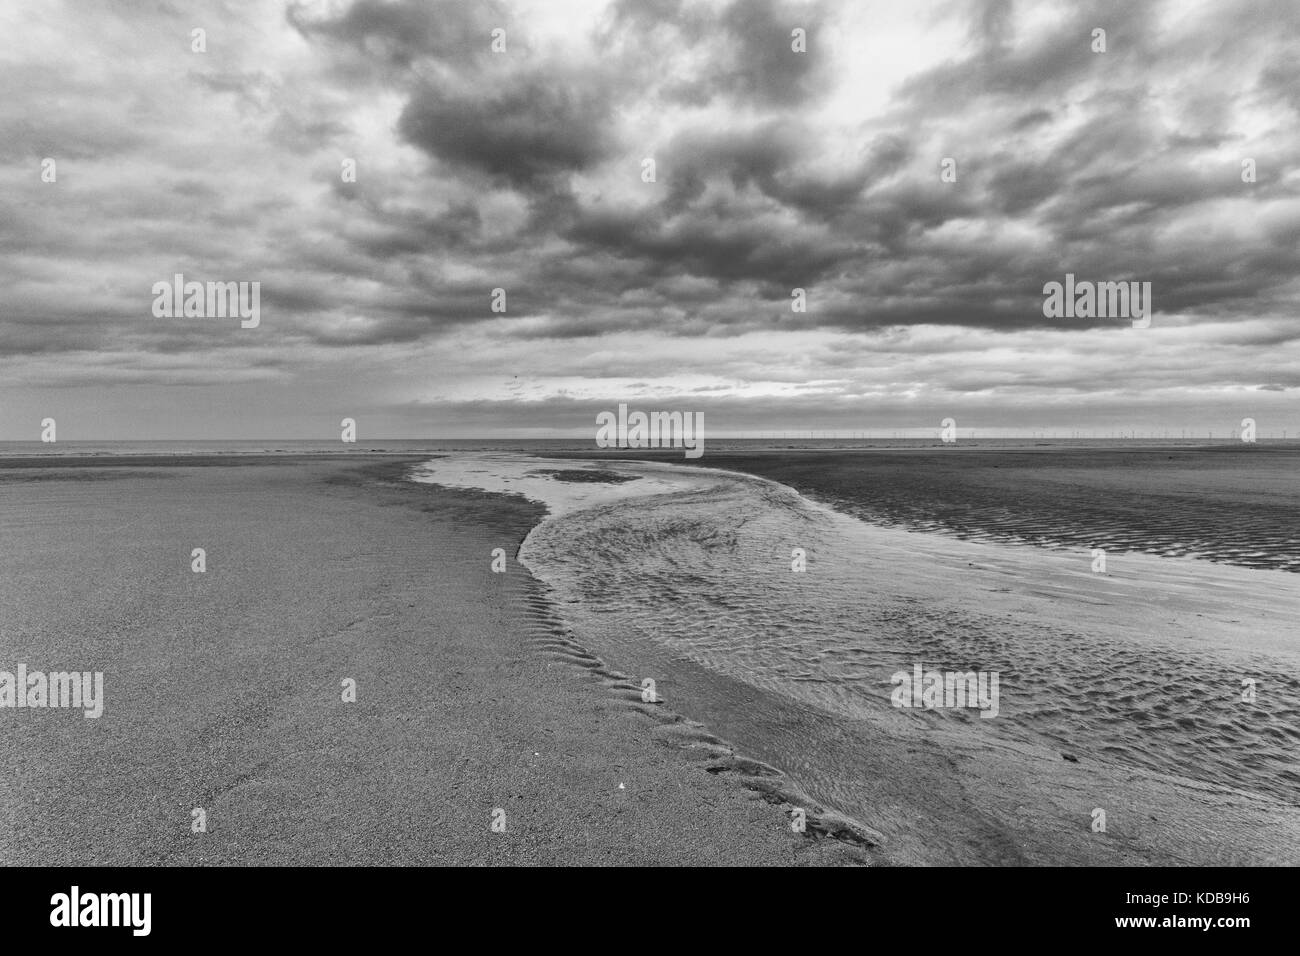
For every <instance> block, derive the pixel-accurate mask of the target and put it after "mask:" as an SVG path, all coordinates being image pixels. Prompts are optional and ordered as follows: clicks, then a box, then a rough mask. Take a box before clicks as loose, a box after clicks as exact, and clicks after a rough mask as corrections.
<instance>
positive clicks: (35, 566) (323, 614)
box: [0, 456, 866, 865]
mask: <svg viewBox="0 0 1300 956" xmlns="http://www.w3.org/2000/svg"><path fill="white" fill-rule="evenodd" d="M349 457H350V459H351V460H336V459H330V458H325V457H317V458H301V459H286V458H284V457H280V458H269V457H268V458H241V459H237V460H236V459H228V458H227V459H203V460H200V459H161V460H160V459H152V458H150V459H133V460H125V459H116V460H114V459H96V460H92V461H80V462H71V461H67V460H62V461H42V462H33V461H29V460H10V461H6V462H3V463H0V503H2V506H0V621H3V624H2V625H0V668H7V669H12V668H13V667H15V666H16V665H17V664H18V663H20V662H21V663H25V664H26V665H27V666H28V668H29V669H44V670H56V669H72V668H75V669H78V670H102V671H103V672H104V694H105V698H106V703H105V711H104V715H103V716H102V717H101V718H99V719H97V720H93V719H85V718H84V717H82V716H81V715H80V713H76V712H69V711H63V710H9V709H4V710H0V723H2V724H3V726H2V727H0V730H2V731H3V732H2V733H0V741H2V742H0V761H2V762H3V766H4V773H2V774H0V863H4V864H8V865H13V864H18V865H34V864H136V865H148V864H182V865H184V864H220V865H256V864H273V863H274V864H387V863H392V864H576V863H585V864H606V863H608V864H649V865H656V864H665V865H666V864H791V863H826V862H862V861H864V860H865V859H866V857H865V855H864V854H863V853H862V852H861V851H859V850H857V849H855V848H853V847H851V846H849V845H846V844H844V843H842V842H839V841H835V840H826V839H818V838H817V837H816V835H815V834H810V835H809V836H798V835H796V834H794V833H793V832H792V831H791V828H790V826H789V817H788V816H787V811H788V809H789V808H788V807H782V806H781V805H780V804H779V802H774V798H772V797H770V796H769V797H767V798H764V796H762V795H761V793H760V791H758V790H755V789H753V788H751V787H749V786H746V785H745V778H743V777H742V776H741V775H740V774H738V773H736V772H734V770H735V768H737V767H740V768H742V769H743V768H744V764H743V762H738V761H735V760H728V759H727V758H726V755H725V750H723V749H721V748H720V747H719V746H718V745H717V743H716V742H715V741H711V740H710V738H708V736H707V735H706V734H703V733H702V732H701V731H699V730H698V729H697V728H694V727H692V726H691V725H690V724H689V723H686V722H681V721H680V720H677V719H675V717H674V715H672V714H670V713H668V712H666V711H664V710H663V709H662V708H655V707H652V706H649V705H643V704H642V703H641V701H640V698H639V695H638V694H637V693H636V691H635V689H634V687H635V685H634V684H629V683H627V682H621V683H620V682H619V681H618V680H616V679H615V678H612V677H610V676H607V675H605V674H603V673H602V670H601V668H600V666H599V663H598V662H596V661H594V660H592V659H590V658H589V657H587V656H585V655H584V654H583V653H582V652H581V651H580V650H579V649H576V648H574V647H572V646H570V645H568V644H567V643H566V641H565V639H564V635H563V628H562V627H561V626H560V625H558V624H557V623H556V620H555V618H554V616H553V614H552V613H551V612H550V610H549V608H548V607H547V604H546V602H545V600H544V598H543V596H542V593H541V590H540V588H539V586H538V584H537V582H536V581H534V580H533V579H532V578H531V577H530V576H529V575H528V574H527V573H526V572H525V571H524V570H523V569H522V568H521V567H520V566H519V565H518V564H516V563H515V561H514V554H515V551H516V549H517V548H518V545H519V543H520V541H521V540H522V538H523V537H524V535H525V534H526V533H527V531H528V529H529V528H530V527H531V526H532V524H533V523H535V521H536V520H537V519H538V518H539V517H540V509H538V508H537V507H536V506H533V505H530V504H526V503H523V502H521V501H511V500H508V499H504V498H501V497H499V496H486V495H481V494H477V493H474V492H449V491H447V490H445V489H441V488H434V487H430V486H419V485H414V484H410V483H407V482H403V481H401V480H400V479H399V476H400V474H401V473H402V470H403V469H404V468H405V467H406V465H405V464H404V463H402V462H396V461H392V460H388V461H382V462H379V461H374V460H367V459H363V458H360V456H349ZM196 547H202V548H204V549H205V550H206V553H207V572H206V573H204V574H195V573H193V572H192V571H191V569H190V560H191V559H190V554H191V550H192V549H193V548H196ZM498 547H500V548H503V549H504V550H505V552H506V554H507V555H509V557H510V559H509V561H508V572H507V573H505V574H493V573H491V571H490V562H491V552H492V549H494V548H498ZM344 678H353V679H355V680H356V682H357V688H358V699H357V702H356V703H343V702H342V700H341V681H342V680H343V679H344ZM197 807H202V808H203V809H204V810H205V811H206V813H207V828H208V829H207V832H206V833H199V834H196V833H193V832H191V821H192V813H191V811H192V810H193V809H194V808H197ZM495 808H501V809H504V811H505V821H506V831H505V832H504V833H495V832H492V829H491V826H490V823H491V819H492V812H493V810H494V809H495Z"/></svg>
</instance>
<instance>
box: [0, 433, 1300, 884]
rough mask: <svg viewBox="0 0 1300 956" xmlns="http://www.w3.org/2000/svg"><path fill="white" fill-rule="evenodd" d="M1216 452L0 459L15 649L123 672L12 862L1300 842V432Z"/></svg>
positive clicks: (677, 859)
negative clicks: (1177, 458) (957, 698)
mask: <svg viewBox="0 0 1300 956" xmlns="http://www.w3.org/2000/svg"><path fill="white" fill-rule="evenodd" d="M1126 454H1129V455H1131V453H1128V452H1126ZM1148 454H1149V455H1150V454H1155V453H1154V452H1152V453H1148ZM1035 455H1036V456H1037V457H1033V456H1035ZM1160 455H1161V460H1162V461H1163V460H1169V461H1173V460H1174V459H1172V458H1165V457H1164V452H1160ZM1187 455H1188V456H1190V457H1187V458H1186V460H1185V462H1184V466H1183V467H1181V468H1178V469H1175V470H1172V471H1170V472H1168V473H1167V474H1166V475H1165V476H1164V480H1163V481H1162V482H1159V483H1156V484H1154V485H1153V486H1152V487H1151V488H1148V489H1146V490H1145V492H1144V494H1145V495H1146V497H1145V498H1144V499H1142V501H1141V504H1142V505H1143V508H1142V509H1140V510H1141V511H1142V514H1143V515H1144V518H1143V521H1144V522H1145V523H1131V524H1129V525H1124V524H1123V521H1122V520H1121V519H1122V518H1123V512H1124V510H1125V509H1128V510H1129V511H1133V510H1134V508H1135V500H1136V499H1135V497H1134V496H1135V494H1137V490H1136V489H1134V488H1132V487H1127V488H1126V487H1124V485H1125V483H1126V482H1129V483H1131V482H1132V480H1133V474H1134V469H1135V466H1134V463H1133V462H1132V461H1130V460H1122V459H1115V460H1112V461H1111V462H1110V465H1109V467H1106V468H1101V469H1097V468H1095V467H1094V464H1095V462H1097V461H1098V460H1102V461H1104V460H1105V456H1104V455H1102V456H1100V458H1099V456H1097V455H1088V456H1083V457H1080V456H1079V455H1078V454H1077V453H1076V452H1075V451H1066V452H1061V451H1059V450H1057V451H1052V452H1047V451H1043V452H1038V451H1025V450H1007V449H1002V450H998V449H992V450H990V449H983V450H980V449H975V450H969V451H954V450H944V451H929V452H927V451H925V450H915V449H911V450H905V451H899V450H894V451H889V450H886V451H872V450H827V449H818V450H809V449H795V450H789V449H787V450H768V451H762V452H745V453H739V452H736V451H731V452H729V453H727V454H720V455H715V456H710V457H709V458H706V459H705V460H703V461H702V462H699V463H696V464H692V465H689V466H684V465H683V463H682V462H681V461H680V460H673V459H669V458H666V457H665V456H664V455H662V454H656V455H635V454H629V453H627V452H624V453H622V454H621V455H619V454H615V453H604V454H600V455H597V454H584V453H583V452H581V451H576V450H574V451H570V452H568V453H564V452H562V451H555V452H543V451H540V450H538V449H536V448H534V449H532V450H531V451H529V450H528V449H527V447H522V448H520V447H516V448H514V449H513V450H506V449H493V450H483V449H477V450H447V451H431V450H425V451H423V452H421V453H419V454H416V453H414V452H413V451H411V452H404V453H401V454H397V453H389V454H379V453H368V452H366V451H357V452H352V453H348V454H338V453H333V454H325V453H305V452H303V453H286V452H282V453H279V454H265V453H261V452H258V453H240V454H207V453H197V452H191V453H188V454H157V453H155V454H137V455H112V454H106V453H102V452H101V453H96V454H94V455H91V456H85V457H75V456H74V457H66V456H63V457H56V456H51V457H44V458H37V457H22V456H10V457H4V458H0V501H2V502H3V504H4V507H3V508H0V515H3V518H2V519H0V522H2V526H0V532H2V533H0V620H3V621H4V625H3V631H2V632H0V635H2V639H0V652H2V656H0V670H10V671H12V670H14V669H15V668H16V667H18V666H19V665H22V666H24V667H25V668H26V670H27V671H29V672H31V671H37V670H43V671H50V672H54V671H65V670H67V671H74V670H75V671H78V672H102V674H103V693H102V701H101V703H102V707H103V712H102V714H101V715H99V716H97V717H91V718H87V717H84V716H83V715H82V713H81V712H79V711H73V710H67V709H64V710H58V709H53V708H51V709H44V710H42V709H36V708H26V709H9V708H3V709H0V720H3V721H4V722H5V723H6V727H5V730H6V733H5V735H4V738H3V740H4V743H3V744H0V759H3V760H4V761H5V766H6V767H7V769H8V771H9V772H8V773H7V774H5V775H4V776H3V778H2V780H0V862H3V863H4V864H7V865H33V864H73V863H77V864H87V863H89V864H126V865H152V864H180V865H264V864H275V863H287V864H293V863H302V864H307V865H347V864H411V865H423V864H449V865H494V864H507V865H547V864H554V865H573V864H581V865H589V864H590V865H606V864H608V865H922V866H925V865H1131V864H1138V865H1211V864H1223V863H1229V864H1243V865H1294V864H1295V863H1297V862H1300V858H1298V857H1297V852H1300V851H1298V849H1297V848H1300V805H1297V801H1296V792H1297V780H1300V776H1298V775H1297V774H1298V772H1300V768H1297V763H1296V760H1295V757H1294V753H1295V752H1296V751H1295V748H1296V734H1297V714H1300V683H1298V682H1297V679H1296V674H1297V673H1298V672H1300V666H1298V664H1297V653H1298V652H1297V647H1296V642H1295V641H1294V637H1293V635H1292V634H1290V633H1289V631H1288V629H1287V628H1286V627H1285V626H1283V624H1282V622H1284V621H1287V620H1294V619H1295V617H1296V615H1297V614H1300V585H1298V582H1300V578H1298V577H1297V576H1296V575H1295V574H1294V573H1292V572H1291V571H1289V570H1285V569H1286V568H1288V567H1290V566H1291V564H1290V563H1289V562H1290V560H1291V558H1292V557H1293V556H1294V549H1292V548H1290V546H1289V544H1288V541H1289V539H1288V538H1287V535H1289V534H1291V530H1290V529H1291V520H1292V514H1293V510H1294V504H1293V503H1292V502H1291V500H1290V497H1289V496H1288V494H1287V493H1286V484H1285V480H1284V475H1283V473H1284V472H1285V471H1286V470H1287V468H1289V467H1290V464H1291V457H1290V456H1293V455H1294V453H1293V452H1287V453H1286V454H1278V455H1274V456H1271V457H1268V458H1265V457H1263V456H1261V457H1259V458H1257V459H1254V460H1253V461H1258V462H1261V463H1265V462H1266V463H1267V466H1266V467H1260V469H1259V472H1258V473H1257V474H1255V476H1254V477H1253V479H1250V480H1251V481H1252V485H1251V486H1252V489H1253V491H1252V499H1251V501H1252V503H1253V504H1254V505H1255V506H1256V510H1257V511H1258V510H1260V509H1261V507H1262V506H1264V505H1268V506H1269V507H1271V509H1272V510H1271V511H1268V512H1266V513H1265V514H1264V518H1263V519H1262V520H1266V521H1267V523H1268V526H1269V528H1270V529H1271V531H1270V534H1271V535H1272V537H1271V538H1269V539H1266V540H1263V541H1258V540H1256V542H1255V544H1251V541H1252V540H1253V539H1252V537H1251V535H1250V533H1249V528H1250V527H1251V525H1250V524H1249V523H1247V526H1246V531H1242V530H1241V526H1242V522H1243V521H1247V519H1245V518H1243V517H1242V514H1243V512H1242V511H1241V509H1240V505H1239V500H1238V499H1239V497H1240V496H1238V495H1234V494H1233V493H1232V488H1233V487H1234V486H1235V485H1234V482H1235V483H1236V484H1241V483H1244V482H1245V481H1247V479H1246V478H1244V477H1242V476H1243V475H1244V474H1246V473H1245V472H1242V471H1241V466H1240V465H1239V464H1238V465H1230V466H1229V467H1228V468H1227V470H1226V471H1225V469H1224V468H1223V467H1221V466H1220V464H1219V462H1220V461H1224V460H1227V456H1228V453H1226V452H1218V451H1214V452H1210V453H1208V454H1207V455H1205V456H1196V455H1193V454H1192V453H1190V452H1189V453H1187ZM961 456H965V457H964V458H963V457H961ZM1251 467H1255V466H1254V465H1252V466H1251ZM1136 468H1137V469H1139V470H1141V471H1142V472H1144V473H1149V472H1150V471H1152V470H1153V469H1152V466H1150V465H1149V463H1146V462H1138V463H1137V466H1136ZM1232 468H1236V469H1237V477H1236V478H1235V479H1234V477H1233V472H1232ZM995 471H996V472H998V473H999V474H998V475H996V476H994V477H993V478H990V477H988V476H989V475H992V474H993V472H995ZM1003 472H1006V473H1008V474H1014V475H1016V476H1017V478H1016V479H1015V480H1013V481H1008V482H1001V483H999V482H998V481H997V480H995V479H998V478H1000V475H1001V473H1003ZM891 476H892V477H891ZM1279 476H1282V477H1279ZM1062 486H1068V487H1069V489H1070V493H1069V494H1068V495H1065V496H1060V495H1054V494H1052V489H1053V488H1059V487H1062ZM1117 487H1119V488H1120V489H1121V491H1122V492H1123V493H1120V494H1117V493H1115V489H1116V488H1117ZM974 489H983V491H982V494H981V493H977V491H976V490H974ZM1162 496H1163V497H1170V496H1172V497H1173V498H1174V499H1175V500H1174V503H1173V504H1172V505H1171V504H1170V503H1169V501H1166V500H1162ZM960 500H969V501H971V502H978V503H979V506H978V507H975V508H969V509H966V510H964V511H963V510H962V509H960V508H956V507H954V506H953V502H954V501H960ZM1017 501H1019V502H1022V503H1023V505H1022V506H1021V507H1019V508H1017V507H1016V502H1017ZM1071 514H1073V515H1075V516H1076V520H1075V521H1074V523H1073V524H1071V523H1070V521H1068V520H1066V518H1068V517H1069V515H1071ZM1117 515H1118V516H1119V517H1118V518H1117ZM1249 520H1250V521H1258V520H1261V519H1260V518H1259V516H1258V515H1255V516H1253V517H1251V518H1250V519H1249ZM1089 522H1092V523H1091V524H1090V523H1089ZM1117 525H1123V527H1125V528H1127V529H1128V530H1127V534H1128V535H1129V537H1128V538H1126V539H1123V540H1117V541H1116V542H1112V541H1107V542H1106V543H1107V546H1108V548H1109V552H1108V561H1109V564H1108V566H1107V567H1106V568H1105V570H1104V572H1103V573H1098V571H1097V569H1096V567H1095V565H1094V563H1093V562H1094V561H1095V559H1094V558H1093V557H1092V549H1091V548H1090V547H1089V546H1088V545H1090V544H1091V542H1092V541H1093V540H1094V539H1097V540H1101V539H1100V538H1098V537H1097V536H1098V535H1104V534H1105V533H1106V529H1107V528H1113V527H1116V526H1117ZM1234 529H1235V530H1234ZM1180 536H1181V537H1180ZM1257 537H1258V536H1257ZM1196 541H1200V542H1201V544H1200V545H1199V551H1198V550H1197V547H1196V546H1195V542H1196ZM1270 542H1274V543H1273V544H1270ZM1116 543H1118V544H1119V545H1120V546H1118V547H1116V546H1115V544H1116ZM1125 544H1131V545H1134V546H1133V547H1125V546H1124V545H1125ZM196 548H201V549H202V550H203V556H202V559H201V562H202V565H203V567H204V570H203V572H202V573H197V572H196V571H195V570H194V566H195V561H196V558H195V556H194V549H196ZM1191 552H1196V553H1191ZM1211 556H1213V557H1215V558H1217V559H1218V560H1211V559H1210V557H1211ZM498 572H499V573H498ZM934 668H941V669H944V670H946V671H948V672H950V673H951V672H953V671H960V672H970V673H971V675H972V676H974V675H975V673H976V672H978V674H979V675H980V680H981V681H983V680H984V676H985V675H992V679H993V680H994V681H995V683H994V684H993V685H992V687H993V690H994V693H995V694H996V693H997V692H998V691H999V690H1000V698H997V697H995V698H994V699H993V700H992V701H983V702H982V703H981V704H980V708H982V709H979V710H976V709H972V708H970V707H966V706H962V707H957V708H955V709H944V708H943V707H939V708H937V709H934V708H930V707H920V706H919V705H918V706H916V707H912V706H910V705H909V706H906V707H900V706H899V704H898V701H897V699H896V694H897V687H896V685H897V683H898V680H899V675H900V674H905V675H911V674H912V673H915V674H916V675H917V681H918V684H919V682H920V679H921V676H922V675H923V674H924V673H925V672H927V671H929V670H932V669H934ZM1244 678H1249V680H1250V681H1251V682H1252V687H1253V686H1254V684H1258V689H1259V697H1258V699H1255V698H1254V697H1253V696H1252V698H1251V701H1250V702H1249V703H1245V702H1244V699H1243V696H1242V695H1243V691H1242V687H1243V679H1244ZM983 687H984V685H983V684H981V688H983ZM1252 693H1253V691H1252ZM350 694H351V695H354V699H345V698H348V697H349V695H350ZM989 705H991V706H989ZM1098 811H1102V812H1103V816H1104V820H1103V825H1102V827H1101V828H1100V829H1098V828H1097V826H1096V820H1097V813H1098ZM200 817H201V819H202V823H203V826H202V827H198V826H197V824H196V821H197V820H199V819H200ZM196 829H197V831H198V832H196Z"/></svg>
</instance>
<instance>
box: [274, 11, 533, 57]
mask: <svg viewBox="0 0 1300 956" xmlns="http://www.w3.org/2000/svg"><path fill="white" fill-rule="evenodd" d="M287 16H288V19H289V23H290V24H292V25H293V27H294V28H295V29H296V30H298V31H299V32H300V33H301V34H302V35H303V36H304V37H305V38H307V39H309V40H311V39H318V38H319V39H324V40H330V41H335V42H337V43H341V44H344V45H346V46H349V47H351V48H352V49H353V50H354V51H355V52H356V53H357V54H359V55H361V56H362V57H366V58H373V59H377V60H379V61H381V62H383V63H386V64H389V65H393V66H400V67H408V66H410V65H411V64H412V63H414V62H416V61H418V60H422V59H425V58H433V59H438V60H445V61H449V62H452V63H465V62H467V61H469V60H472V59H474V58H475V57H477V56H480V55H482V54H483V53H484V52H485V49H486V47H485V44H484V42H483V41H484V38H485V37H487V36H489V35H490V34H491V31H492V30H493V29H494V28H497V27H501V28H503V29H504V28H505V27H506V25H507V22H508V21H507V17H506V13H505V10H504V8H503V7H502V6H501V5H499V4H497V3H493V2H491V0H476V2H475V3H472V4H469V3H464V2H462V0H400V2H392V0H356V2H355V3H353V4H352V5H351V6H350V7H348V8H347V9H346V10H344V11H343V12H342V13H341V14H340V15H339V16H337V17H333V18H330V17H321V18H317V17H314V16H313V14H312V13H311V12H310V11H309V10H308V9H307V6H306V5H305V4H296V3H295V4H290V5H289V7H288V9H287Z"/></svg>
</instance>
